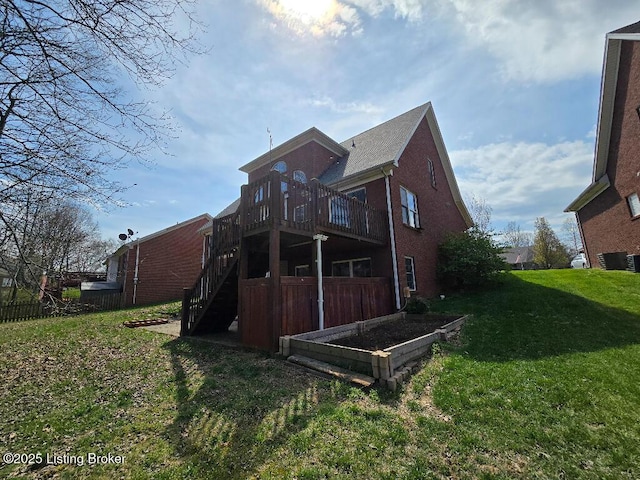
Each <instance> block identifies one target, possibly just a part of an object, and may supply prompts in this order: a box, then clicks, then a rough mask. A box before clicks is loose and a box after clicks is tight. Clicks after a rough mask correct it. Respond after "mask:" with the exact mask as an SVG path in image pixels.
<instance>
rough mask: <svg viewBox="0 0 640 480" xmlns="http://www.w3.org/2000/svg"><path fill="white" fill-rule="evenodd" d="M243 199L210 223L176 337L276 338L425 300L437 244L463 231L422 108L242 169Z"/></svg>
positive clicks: (448, 175) (461, 210)
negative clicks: (223, 333)
mask: <svg viewBox="0 0 640 480" xmlns="http://www.w3.org/2000/svg"><path fill="white" fill-rule="evenodd" d="M240 170H241V171H243V172H245V173H247V174H248V183H247V185H244V186H243V187H242V191H241V197H240V199H239V200H237V201H236V202H234V204H233V205H232V206H231V208H228V209H225V211H224V212H222V213H224V214H225V215H219V216H218V217H216V218H215V219H214V220H213V221H212V222H211V225H210V228H211V230H210V233H211V238H212V247H211V251H212V255H211V261H210V262H208V265H207V266H206V267H205V270H204V271H203V275H202V276H201V278H200V279H199V281H198V282H197V284H196V285H195V286H194V288H193V289H191V290H190V291H189V292H187V295H186V296H185V299H184V302H185V303H184V308H183V326H182V334H184V335H192V334H199V333H205V332H210V331H216V330H225V329H226V328H227V327H228V325H229V324H230V323H231V322H232V321H233V319H234V318H235V317H236V315H237V316H238V328H239V332H240V335H241V339H242V342H243V343H245V344H247V345H252V346H256V347H259V348H264V349H267V350H277V345H278V338H279V337H280V336H281V335H290V334H296V333H300V332H305V331H310V330H316V329H321V328H325V327H331V326H335V325H341V324H345V323H351V322H354V321H358V320H363V319H367V318H373V317H376V316H380V315H385V314H389V313H392V312H394V311H396V310H397V309H399V308H401V307H402V305H403V303H404V301H405V300H404V295H403V294H404V292H405V290H408V291H409V292H411V294H412V295H419V296H425V297H430V296H435V295H437V294H438V293H440V292H439V287H438V285H437V283H436V278H435V269H436V254H437V252H436V250H437V245H438V244H439V243H440V242H441V241H442V240H443V238H444V236H445V235H446V234H447V233H448V232H459V231H464V230H465V229H467V228H468V227H469V226H470V225H471V219H470V216H469V213H468V211H467V209H466V207H465V205H464V202H463V201H462V198H461V195H460V192H459V189H458V186H457V183H456V180H455V177H454V174H453V170H452V168H451V164H450V161H449V157H448V155H447V151H446V149H445V146H444V142H443V139H442V136H441V134H440V129H439V127H438V124H437V121H436V117H435V114H434V111H433V107H432V106H431V104H430V103H427V104H424V105H421V106H419V107H417V108H414V109H412V110H410V111H408V112H406V113H404V114H402V115H399V116H398V117H395V118H393V119H391V120H389V121H387V122H384V123H382V124H380V125H378V126H376V127H373V128H371V129H369V130H367V131H365V132H362V133H360V134H358V135H355V136H353V137H350V138H348V139H347V140H346V141H344V142H342V143H338V142H336V141H335V140H333V139H332V138H330V137H328V136H327V135H325V134H324V133H322V132H321V131H320V130H318V129H316V128H311V129H309V130H307V131H305V132H303V133H301V134H299V135H297V136H296V137H294V138H292V139H290V140H288V141H286V142H284V143H283V144H281V145H279V146H277V147H275V148H273V149H272V150H270V151H269V152H266V153H265V154H263V155H261V156H260V157H258V158H256V159H255V160H253V161H251V162H249V163H247V164H246V165H244V166H242V167H241V168H240Z"/></svg>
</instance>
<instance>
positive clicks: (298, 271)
mask: <svg viewBox="0 0 640 480" xmlns="http://www.w3.org/2000/svg"><path fill="white" fill-rule="evenodd" d="M295 275H296V277H310V276H311V267H310V266H309V265H308V264H307V265H296V266H295Z"/></svg>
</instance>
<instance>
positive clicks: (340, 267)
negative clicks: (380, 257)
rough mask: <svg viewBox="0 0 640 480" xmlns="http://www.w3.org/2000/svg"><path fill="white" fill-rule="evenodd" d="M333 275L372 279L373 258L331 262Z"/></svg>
mask: <svg viewBox="0 0 640 480" xmlns="http://www.w3.org/2000/svg"><path fill="white" fill-rule="evenodd" d="M331 275H332V276H334V277H370V276H371V258H354V259H351V260H340V261H337V262H331Z"/></svg>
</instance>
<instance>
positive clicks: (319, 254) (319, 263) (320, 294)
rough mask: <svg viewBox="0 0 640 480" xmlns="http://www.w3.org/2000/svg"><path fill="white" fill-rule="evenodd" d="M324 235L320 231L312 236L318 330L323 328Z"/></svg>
mask: <svg viewBox="0 0 640 480" xmlns="http://www.w3.org/2000/svg"><path fill="white" fill-rule="evenodd" d="M327 238H329V237H327V236H326V235H322V234H320V233H318V234H316V235H314V236H313V239H314V240H315V241H316V270H317V272H318V330H324V290H323V289H322V242H324V241H326V240H327Z"/></svg>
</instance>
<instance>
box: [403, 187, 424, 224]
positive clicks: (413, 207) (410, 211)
mask: <svg viewBox="0 0 640 480" xmlns="http://www.w3.org/2000/svg"><path fill="white" fill-rule="evenodd" d="M400 203H401V204H402V223H404V224H405V225H409V226H410V227H413V228H420V218H419V216H418V197H416V196H415V194H414V193H412V192H410V191H409V190H407V189H406V188H404V187H400Z"/></svg>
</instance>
